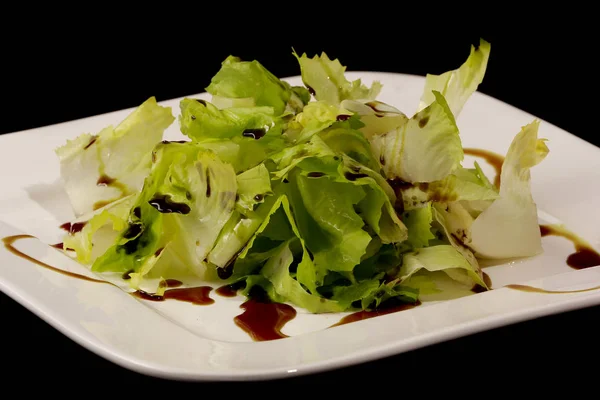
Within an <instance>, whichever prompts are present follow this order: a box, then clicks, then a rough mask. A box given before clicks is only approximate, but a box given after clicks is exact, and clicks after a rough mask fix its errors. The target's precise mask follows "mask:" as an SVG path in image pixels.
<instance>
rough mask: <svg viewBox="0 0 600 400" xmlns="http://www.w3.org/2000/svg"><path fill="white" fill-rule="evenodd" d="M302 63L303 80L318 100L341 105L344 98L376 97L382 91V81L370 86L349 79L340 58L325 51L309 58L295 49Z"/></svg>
mask: <svg viewBox="0 0 600 400" xmlns="http://www.w3.org/2000/svg"><path fill="white" fill-rule="evenodd" d="M293 54H294V56H295V57H296V59H297V60H298V63H299V64H300V70H301V74H302V81H303V82H304V85H305V86H306V87H307V88H308V90H309V91H311V92H312V93H313V94H314V96H315V98H316V99H317V100H322V101H325V102H327V103H330V104H333V105H339V104H340V102H341V101H342V100H345V99H351V100H360V99H369V100H372V99H375V98H376V97H377V96H378V95H379V92H380V91H381V88H382V86H381V83H380V82H378V81H375V82H373V84H372V86H371V87H370V88H369V87H367V86H365V85H363V84H362V81H361V80H360V79H357V80H355V81H352V82H350V81H348V80H347V79H346V77H345V72H346V67H345V66H343V65H342V64H341V63H340V61H339V60H338V59H335V60H331V59H329V57H328V56H327V54H326V53H325V52H323V53H321V55H320V56H317V55H315V56H314V57H313V58H309V57H308V56H307V55H306V53H304V54H302V56H298V54H297V53H296V52H295V51H294V53H293Z"/></svg>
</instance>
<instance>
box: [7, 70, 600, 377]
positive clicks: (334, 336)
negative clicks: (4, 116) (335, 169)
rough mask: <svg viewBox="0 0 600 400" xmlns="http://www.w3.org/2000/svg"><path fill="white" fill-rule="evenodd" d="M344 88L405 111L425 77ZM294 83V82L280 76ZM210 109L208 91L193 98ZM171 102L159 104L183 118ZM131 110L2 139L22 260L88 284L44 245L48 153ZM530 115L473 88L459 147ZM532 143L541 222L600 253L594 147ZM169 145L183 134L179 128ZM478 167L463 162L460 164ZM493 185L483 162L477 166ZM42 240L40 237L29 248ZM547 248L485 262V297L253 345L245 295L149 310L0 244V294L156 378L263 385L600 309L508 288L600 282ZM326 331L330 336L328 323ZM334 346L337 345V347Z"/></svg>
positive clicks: (321, 321)
mask: <svg viewBox="0 0 600 400" xmlns="http://www.w3.org/2000/svg"><path fill="white" fill-rule="evenodd" d="M347 76H348V77H349V78H351V79H356V78H359V77H360V78H362V79H363V81H364V82H365V83H367V84H370V83H371V82H372V81H373V80H379V81H381V82H382V83H383V90H382V92H381V94H380V96H379V99H380V100H381V101H384V102H387V103H390V104H392V105H394V106H395V107H397V108H398V109H400V110H402V111H404V112H405V113H406V114H407V115H411V114H412V113H413V112H414V111H415V109H416V106H417V105H418V102H419V98H420V95H421V93H422V90H423V85H424V78H423V77H421V76H412V75H404V74H391V73H375V72H348V73H347ZM285 80H286V81H288V82H290V83H292V84H300V83H301V80H300V78H299V77H292V78H288V79H285ZM194 97H197V98H203V99H206V100H209V95H207V94H206V93H203V94H199V95H197V96H194ZM179 100H180V99H173V100H169V101H164V102H161V104H162V105H167V106H171V107H172V110H173V113H174V114H175V115H177V114H178V110H179ZM132 110H133V109H128V110H122V111H118V112H114V113H109V114H104V115H99V116H95V117H91V118H85V119H81V120H76V121H71V122H67V123H62V124H58V125H53V126H47V127H43V128H39V129H33V130H29V131H23V132H19V133H15V134H8V135H3V136H1V137H0V169H1V170H2V174H3V178H2V188H3V191H2V193H1V194H0V237H6V236H9V235H16V234H29V235H32V236H34V237H35V238H32V239H26V240H22V241H19V242H17V243H16V244H15V246H16V247H17V248H18V249H19V251H22V252H23V253H25V254H28V255H30V256H31V257H34V258H35V259H37V260H40V261H43V262H45V263H47V264H49V265H53V266H55V267H57V268H60V269H62V270H67V271H73V272H77V273H80V274H84V275H88V276H93V274H92V273H90V272H89V271H88V270H87V269H86V268H85V267H83V266H81V265H79V264H77V263H76V262H75V261H73V260H71V259H70V258H68V257H66V256H64V255H63V254H61V253H60V252H59V251H58V250H56V249H53V248H52V247H50V246H48V244H52V243H57V242H60V241H61V236H62V232H61V230H60V229H59V228H58V227H59V225H60V224H62V223H64V222H66V221H70V220H72V219H73V214H72V211H71V207H70V204H69V201H68V198H67V197H66V194H65V192H64V190H63V188H62V186H61V183H60V174H59V163H58V159H57V157H56V156H55V153H54V149H55V148H56V147H58V146H60V145H62V144H64V143H65V141H66V140H67V139H72V138H75V137H76V136H78V135H80V134H81V133H85V132H87V133H96V132H98V131H100V130H101V129H102V128H103V127H105V126H107V125H110V124H117V123H118V122H120V121H121V120H122V119H123V118H125V117H126V116H127V115H128V114H129V112H131V111H132ZM534 118H535V117H534V116H532V115H530V114H527V113H525V112H522V111H520V110H518V109H516V108H514V107H512V106H509V105H507V104H505V103H502V102H500V101H498V100H496V99H493V98H491V97H489V96H486V95H484V94H482V93H479V92H476V93H474V94H473V95H472V96H471V98H470V100H469V101H468V102H467V104H466V105H465V107H464V109H463V111H462V113H461V114H460V117H459V118H458V121H457V122H458V125H459V128H460V130H461V139H462V141H463V146H464V147H471V148H481V149H485V150H490V151H493V152H496V153H499V154H505V153H506V150H507V149H508V146H509V145H510V143H511V141H512V139H513V137H514V135H516V134H517V133H518V132H519V131H520V129H521V127H522V126H524V125H526V124H528V123H530V122H531V121H532V120H533V119H534ZM539 136H540V137H543V138H547V139H548V142H547V144H548V147H549V148H550V154H549V155H548V157H547V158H546V159H545V160H544V161H543V162H542V163H541V164H540V165H538V166H536V167H534V168H533V169H532V171H531V174H532V183H531V185H532V195H533V197H534V199H535V201H536V203H537V205H538V210H539V216H540V223H562V224H564V225H565V226H566V227H567V228H569V229H570V230H572V231H574V232H576V233H577V234H578V235H579V236H581V237H582V238H584V239H585V240H587V241H588V242H589V243H590V244H591V245H592V246H593V247H595V248H598V247H600V232H599V230H598V228H597V227H598V226H600V213H590V212H589V210H595V209H596V207H597V204H598V203H600V186H598V182H600V149H599V148H597V147H595V146H593V145H591V144H589V143H587V142H585V141H583V140H581V139H579V138H577V137H576V136H574V135H571V134H569V133H568V132H565V131H563V130H561V129H559V128H557V127H555V126H553V125H551V124H549V123H546V122H544V121H542V122H541V125H540V129H539ZM165 138H166V139H173V140H176V139H178V138H181V133H180V132H179V131H178V124H177V123H176V122H175V123H173V125H172V126H171V127H170V128H169V129H168V130H167V132H166V133H165ZM473 160H474V158H471V157H469V156H467V157H466V158H465V162H464V163H463V164H464V165H465V166H467V165H469V163H472V161H473ZM481 165H482V167H483V168H484V171H485V172H486V173H487V174H488V176H490V177H493V173H494V171H493V169H492V168H491V166H489V165H487V164H485V163H481ZM36 238H37V239H36ZM543 246H544V253H543V254H541V255H539V256H537V257H533V258H529V259H525V260H519V261H516V262H509V263H504V264H496V265H491V266H487V267H485V272H486V273H487V274H488V275H489V276H490V277H491V279H492V284H493V288H494V290H491V291H489V292H485V293H479V294H473V295H470V296H466V297H461V298H458V299H453V300H446V301H438V302H431V303H425V304H423V305H422V306H420V307H416V308H414V309H410V310H406V311H403V312H399V313H393V314H388V315H382V316H379V317H376V318H372V319H368V320H363V321H358V322H355V323H351V324H346V325H341V326H336V327H331V325H333V324H335V323H337V322H338V321H339V320H340V319H341V317H342V316H343V315H345V314H343V315H341V314H335V315H333V314H330V315H312V314H309V313H307V312H305V311H303V310H300V309H298V310H297V312H298V315H297V316H296V318H294V319H293V320H292V321H291V322H289V323H288V324H287V325H285V327H284V328H283V330H282V332H283V333H285V334H286V335H288V336H289V337H288V338H284V339H280V340H274V341H267V342H253V341H252V340H251V339H250V337H249V336H248V335H247V334H246V333H245V332H244V331H242V330H241V329H240V328H238V327H237V326H236V325H235V323H234V322H233V318H234V317H235V316H236V315H239V314H240V313H241V310H240V308H239V306H240V304H241V303H242V301H243V299H242V297H234V298H226V297H220V296H217V295H214V294H212V293H214V292H212V293H211V297H212V298H213V299H214V300H215V303H214V304H212V305H210V306H196V305H192V304H188V303H182V302H178V301H165V302H158V303H157V302H148V301H145V300H141V299H138V298H135V297H132V296H130V295H129V294H127V293H125V292H124V291H122V290H120V289H119V288H117V287H114V286H110V285H99V284H97V283H94V282H87V281H82V280H79V279H73V278H71V277H69V276H66V275H63V274H58V273H56V272H54V271H51V270H49V269H46V268H41V267H40V266H38V265H36V264H35V263H32V262H30V261H27V260H26V259H24V258H21V257H16V256H15V255H14V254H13V253H11V252H9V251H8V250H7V248H4V247H3V248H0V290H2V291H3V292H4V293H6V294H8V295H9V296H11V297H12V298H14V299H15V300H16V301H18V302H20V303H21V304H23V305H24V306H25V307H27V308H28V309H29V310H31V311H32V312H34V313H35V314H37V315H38V316H39V317H41V318H43V319H44V320H45V321H47V322H48V323H49V324H51V325H52V326H54V327H55V328H56V329H58V330H59V331H61V332H62V333H64V334H65V335H67V336H68V337H70V338H71V339H72V340H74V341H76V342H77V343H79V344H81V345H83V346H85V347H86V348H88V349H89V350H91V351H93V352H95V353H96V354H98V355H100V356H102V357H105V358H106V359H108V360H111V361H113V362H114V363H116V364H119V365H121V366H123V367H126V368H130V369H132V370H135V371H138V372H141V373H145V374H148V375H154V376H159V377H163V378H172V379H185V380H258V379H273V378H281V377H285V376H292V375H302V374H308V373H315V372H318V371H323V370H328V369H333V368H338V367H343V366H349V365H352V364H357V363H360V362H365V361H369V360H374V359H377V358H382V357H387V356H390V355H393V354H398V353H401V352H405V351H408V350H412V349H415V348H418V347H423V346H427V345H430V344H433V343H437V342H441V341H445V340H449V339H452V338H456V337H458V336H463V335H467V334H471V333H475V332H478V331H483V330H486V329H492V328H495V327H498V326H501V325H507V324H511V323H515V322H518V321H523V320H526V319H531V318H536V317H540V316H544V315H549V314H554V313H559V312H563V311H567V310H572V309H576V308H582V307H586V306H591V305H596V304H600V290H597V291H594V290H592V291H582V292H577V293H566V294H547V293H531V292H523V291H517V290H513V289H509V288H503V286H505V285H507V284H514V283H521V284H528V285H531V286H535V287H539V288H543V289H547V290H578V289H586V288H591V287H595V286H600V267H594V268H588V269H585V270H578V271H576V270H573V269H571V268H570V267H569V266H567V264H566V262H565V260H566V257H567V256H568V255H569V254H570V253H572V252H573V244H572V243H571V242H569V241H567V240H565V239H563V238H560V237H555V236H549V237H544V239H543ZM330 327H331V328H330ZM340 338H343V340H340Z"/></svg>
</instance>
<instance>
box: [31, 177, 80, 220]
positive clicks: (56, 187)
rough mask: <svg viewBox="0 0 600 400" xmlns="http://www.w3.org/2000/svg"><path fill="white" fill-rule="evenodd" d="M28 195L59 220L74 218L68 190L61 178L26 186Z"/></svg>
mask: <svg viewBox="0 0 600 400" xmlns="http://www.w3.org/2000/svg"><path fill="white" fill-rule="evenodd" d="M25 191H26V192H27V195H28V196H29V198H30V199H31V200H33V201H35V202H36V203H37V204H39V205H40V206H41V207H42V208H43V209H44V210H46V211H47V212H48V213H50V214H51V215H52V216H53V217H54V218H56V220H57V221H59V222H67V221H70V220H72V219H73V218H74V214H73V210H72V208H71V203H70V201H69V197H68V196H67V192H65V189H64V187H63V185H62V182H61V180H60V179H57V180H56V181H54V182H52V183H50V184H46V183H39V184H35V185H31V186H28V187H26V188H25Z"/></svg>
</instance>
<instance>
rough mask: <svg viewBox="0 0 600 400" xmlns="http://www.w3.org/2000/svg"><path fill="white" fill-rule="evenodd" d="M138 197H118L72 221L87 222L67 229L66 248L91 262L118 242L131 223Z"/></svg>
mask: <svg viewBox="0 0 600 400" xmlns="http://www.w3.org/2000/svg"><path fill="white" fill-rule="evenodd" d="M135 199H136V196H135V195H134V194H131V195H129V196H127V197H124V198H122V199H120V200H117V201H114V202H112V203H110V204H108V205H106V206H104V207H102V208H101V209H98V210H96V211H94V212H93V213H91V215H90V214H86V215H83V216H81V217H80V218H78V219H76V220H74V221H72V222H71V224H83V228H82V229H81V230H80V231H78V232H74V231H71V232H69V233H67V234H66V235H65V236H64V238H63V248H64V249H71V250H73V251H75V255H76V258H77V261H79V262H80V263H82V264H85V265H90V264H92V263H93V262H94V261H95V260H96V258H98V257H99V256H101V255H102V254H104V252H105V251H106V250H107V249H108V248H109V247H110V246H112V245H113V244H114V242H115V240H116V239H117V236H118V234H119V232H121V231H123V230H124V229H125V228H126V227H127V224H128V218H129V211H130V210H131V207H132V205H133V203H134V201H135Z"/></svg>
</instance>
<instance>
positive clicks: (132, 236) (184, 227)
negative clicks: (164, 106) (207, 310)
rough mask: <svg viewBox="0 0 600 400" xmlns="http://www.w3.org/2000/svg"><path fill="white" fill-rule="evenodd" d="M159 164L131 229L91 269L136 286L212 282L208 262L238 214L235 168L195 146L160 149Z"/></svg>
mask: <svg viewBox="0 0 600 400" xmlns="http://www.w3.org/2000/svg"><path fill="white" fill-rule="evenodd" d="M154 160H155V162H154V163H153V165H152V170H151V172H150V175H149V176H148V177H147V178H146V181H145V183H144V187H143V189H142V191H141V193H140V194H139V195H138V197H137V199H136V201H135V204H134V206H133V208H132V209H131V211H130V214H129V221H128V222H129V224H128V227H127V228H126V229H125V230H124V231H122V232H121V233H120V234H119V236H118V238H117V240H116V242H115V244H114V245H113V246H112V247H110V248H109V249H108V250H107V251H106V252H105V253H104V254H103V255H102V256H101V257H99V258H98V259H96V261H95V262H94V264H93V266H92V270H93V271H97V272H105V271H112V272H128V271H130V274H129V275H130V277H131V278H132V279H131V282H132V285H138V286H139V285H140V284H141V282H142V281H143V280H144V279H145V278H146V275H149V273H150V272H152V274H151V275H149V276H148V277H149V278H157V277H159V276H160V275H162V274H168V275H170V276H172V275H176V274H178V273H188V274H193V275H195V276H198V277H200V278H205V277H209V276H210V274H211V269H210V267H209V265H207V263H206V261H205V259H206V257H207V255H208V253H209V252H210V250H211V249H212V247H213V245H214V243H215V241H216V239H217V237H218V235H219V232H220V231H221V229H222V228H223V226H224V225H225V223H226V222H227V221H228V219H229V218H230V216H231V214H232V213H233V211H234V206H235V198H236V192H237V183H236V176H235V173H234V171H233V168H232V167H231V165H229V164H226V163H224V162H222V161H221V160H220V159H219V158H218V157H217V156H216V155H215V154H214V153H212V152H211V151H207V150H205V149H203V148H202V147H201V146H199V145H196V144H193V143H189V142H188V143H185V144H181V143H168V144H159V145H158V146H157V149H156V150H155V158H154Z"/></svg>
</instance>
